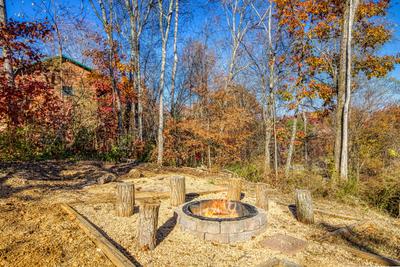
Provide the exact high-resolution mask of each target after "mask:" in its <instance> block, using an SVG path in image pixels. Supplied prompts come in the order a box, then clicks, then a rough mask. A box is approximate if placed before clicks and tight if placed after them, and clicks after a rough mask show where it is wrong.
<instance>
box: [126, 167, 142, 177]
mask: <svg viewBox="0 0 400 267" xmlns="http://www.w3.org/2000/svg"><path fill="white" fill-rule="evenodd" d="M126 176H127V177H128V178H130V179H136V178H140V177H144V175H143V173H142V172H140V171H139V170H138V169H132V170H130V171H129V172H128V174H127V175H126Z"/></svg>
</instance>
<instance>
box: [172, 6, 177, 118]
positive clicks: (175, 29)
mask: <svg viewBox="0 0 400 267" xmlns="http://www.w3.org/2000/svg"><path fill="white" fill-rule="evenodd" d="M178 22H179V0H175V24H174V65H173V66H172V75H171V116H172V117H174V116H175V77H176V68H177V66H178V48H177V46H178V24H179V23H178Z"/></svg>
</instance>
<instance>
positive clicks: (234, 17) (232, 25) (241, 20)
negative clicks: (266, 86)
mask: <svg viewBox="0 0 400 267" xmlns="http://www.w3.org/2000/svg"><path fill="white" fill-rule="evenodd" d="M248 4H249V3H245V2H243V5H242V6H241V5H240V1H239V0H230V1H223V7H224V9H225V13H226V18H227V22H228V27H229V31H230V34H231V39H232V50H231V57H230V61H229V67H228V76H227V78H226V81H225V87H224V90H225V91H226V90H227V89H228V86H229V85H230V83H231V82H232V80H233V78H234V76H235V75H236V74H237V71H235V69H236V57H237V53H238V50H239V46H240V44H241V42H242V40H243V38H244V36H245V34H246V33H247V31H248V29H249V23H248V22H246V21H245V14H246V5H248Z"/></svg>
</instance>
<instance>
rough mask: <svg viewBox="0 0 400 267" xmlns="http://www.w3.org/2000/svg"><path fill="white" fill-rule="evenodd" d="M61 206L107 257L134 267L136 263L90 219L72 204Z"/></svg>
mask: <svg viewBox="0 0 400 267" xmlns="http://www.w3.org/2000/svg"><path fill="white" fill-rule="evenodd" d="M60 205H61V208H62V209H63V210H64V211H65V212H66V213H68V215H70V216H71V217H72V218H73V220H74V221H76V223H77V224H78V226H79V227H80V228H81V229H82V230H83V231H84V232H85V233H86V234H87V235H88V236H89V238H90V239H91V240H92V241H93V243H95V244H96V246H97V247H98V248H100V249H101V250H102V251H103V252H104V254H105V255H106V256H107V258H108V259H109V260H110V261H111V262H112V263H113V264H114V265H115V266H117V267H126V266H129V267H134V266H135V265H134V264H133V263H132V262H131V261H130V260H129V259H128V258H127V257H126V256H125V255H124V254H123V253H122V252H121V251H119V250H118V249H117V248H116V247H115V246H114V245H113V244H112V243H111V242H110V241H109V240H108V239H107V238H105V237H104V236H103V235H102V234H101V233H100V232H99V231H98V230H97V229H96V228H95V227H94V226H93V225H92V224H91V223H90V222H89V221H88V220H86V219H85V218H84V217H83V216H82V215H80V214H79V213H78V212H77V211H76V210H74V209H73V208H72V207H71V206H69V205H68V204H65V203H61V204H60Z"/></svg>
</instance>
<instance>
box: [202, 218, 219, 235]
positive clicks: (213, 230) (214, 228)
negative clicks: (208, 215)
mask: <svg viewBox="0 0 400 267" xmlns="http://www.w3.org/2000/svg"><path fill="white" fill-rule="evenodd" d="M196 230H197V231H198V232H205V233H210V234H219V233H220V232H221V230H220V223H219V222H210V221H205V220H197V227H196Z"/></svg>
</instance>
